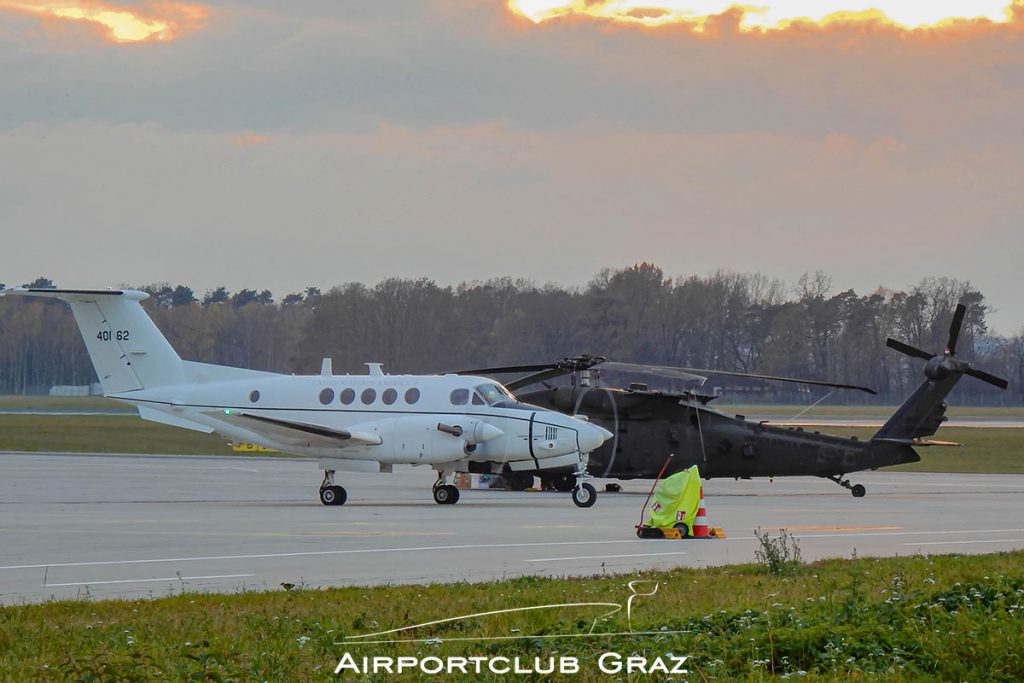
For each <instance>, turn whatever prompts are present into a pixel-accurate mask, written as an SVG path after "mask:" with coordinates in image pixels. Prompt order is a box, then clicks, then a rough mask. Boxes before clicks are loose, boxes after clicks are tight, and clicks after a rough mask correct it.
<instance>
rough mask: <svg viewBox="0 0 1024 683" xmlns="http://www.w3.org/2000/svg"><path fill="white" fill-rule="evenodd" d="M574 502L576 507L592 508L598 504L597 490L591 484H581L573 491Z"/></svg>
mask: <svg viewBox="0 0 1024 683" xmlns="http://www.w3.org/2000/svg"><path fill="white" fill-rule="evenodd" d="M572 502H573V503H575V504H576V507H580V508H588V507H591V506H592V505H593V504H594V503H596V502H597V489H595V488H594V487H593V486H591V485H590V484H580V485H579V486H577V487H576V488H574V489H573V490H572Z"/></svg>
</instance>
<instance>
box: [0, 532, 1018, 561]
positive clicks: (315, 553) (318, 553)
mask: <svg viewBox="0 0 1024 683" xmlns="http://www.w3.org/2000/svg"><path fill="white" fill-rule="evenodd" d="M1022 532H1024V529H963V530H953V529H936V530H934V531H878V532H862V533H856V532H855V533H838V534H799V533H797V534H793V535H794V536H795V537H796V538H801V539H803V538H862V537H873V536H935V535H937V534H998V533H1003V534H1007V533H1022ZM724 540H726V541H752V540H754V537H753V536H734V537H730V538H726V539H724ZM658 542H659V541H658V540H653V539H651V540H638V539H616V540H610V541H550V542H537V543H475V544H474V543H470V544H465V545H434V546H416V547H412V548H359V549H352V550H308V551H303V552H291V553H256V554H251V555H207V556H201V557H158V558H149V559H143V560H101V561H93V562H48V563H39V564H14V565H7V566H0V571H3V570H17V569H45V568H47V567H99V566H110V565H121V564H156V563H162V562H210V561H216V560H259V559H271V558H280V557H323V556H330V555H369V554H373V553H410V552H438V551H441V552H444V551H450V550H487V549H491V548H544V547H552V546H573V545H607V544H615V543H647V544H656V543H658ZM695 542H696V541H695ZM917 545H919V544H917Z"/></svg>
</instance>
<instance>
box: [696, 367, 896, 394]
mask: <svg viewBox="0 0 1024 683" xmlns="http://www.w3.org/2000/svg"><path fill="white" fill-rule="evenodd" d="M687 370H695V371H697V372H706V373H707V374H709V375H724V376H726V377H750V378H752V379H763V380H768V381H770V382H790V383H792V384H810V385H812V386H817V387H832V388H833V389H855V390H857V391H863V392H865V393H868V394H872V395H877V394H878V392H877V391H875V390H874V389H872V388H870V387H862V386H859V385H857V384H843V383H841V382H827V381H824V380H817V379H796V378H794V377H778V376H776V375H757V374H753V373H750V372H725V371H722V370H705V369H703V368H701V369H697V368H687Z"/></svg>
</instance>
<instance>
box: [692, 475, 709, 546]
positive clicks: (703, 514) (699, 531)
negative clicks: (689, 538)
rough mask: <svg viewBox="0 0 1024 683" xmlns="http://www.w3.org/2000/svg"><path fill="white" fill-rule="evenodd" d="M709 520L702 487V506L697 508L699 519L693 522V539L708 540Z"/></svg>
mask: <svg viewBox="0 0 1024 683" xmlns="http://www.w3.org/2000/svg"><path fill="white" fill-rule="evenodd" d="M708 536H709V533H708V518H707V510H705V509H704V487H703V486H701V487H700V506H699V507H698V508H697V519H695V520H693V537H694V538H707V537H708Z"/></svg>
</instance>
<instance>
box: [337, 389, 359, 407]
mask: <svg viewBox="0 0 1024 683" xmlns="http://www.w3.org/2000/svg"><path fill="white" fill-rule="evenodd" d="M338 399H339V400H340V401H341V402H342V403H344V404H345V405H347V406H349V405H352V401H354V400H356V390H355V389H352V388H348V389H342V390H341V393H340V394H338Z"/></svg>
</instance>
